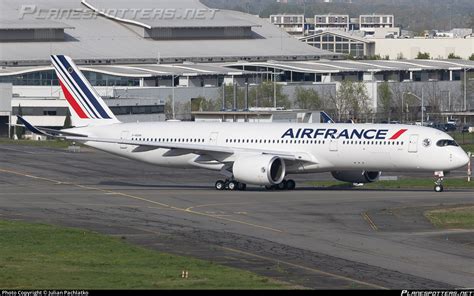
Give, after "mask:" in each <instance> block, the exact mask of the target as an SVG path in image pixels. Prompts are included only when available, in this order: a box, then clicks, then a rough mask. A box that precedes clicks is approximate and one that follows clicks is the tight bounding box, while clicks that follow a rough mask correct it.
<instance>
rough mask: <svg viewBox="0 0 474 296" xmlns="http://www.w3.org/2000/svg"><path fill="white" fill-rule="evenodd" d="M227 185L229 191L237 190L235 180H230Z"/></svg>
mask: <svg viewBox="0 0 474 296" xmlns="http://www.w3.org/2000/svg"><path fill="white" fill-rule="evenodd" d="M228 187H229V190H230V191H234V190H237V182H235V181H230V182H229V185H228Z"/></svg>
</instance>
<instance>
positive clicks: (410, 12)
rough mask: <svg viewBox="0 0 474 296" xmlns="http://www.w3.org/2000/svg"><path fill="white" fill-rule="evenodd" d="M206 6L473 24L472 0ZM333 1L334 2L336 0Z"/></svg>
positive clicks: (266, 0) (405, 24)
mask: <svg viewBox="0 0 474 296" xmlns="http://www.w3.org/2000/svg"><path fill="white" fill-rule="evenodd" d="M201 2H202V3H204V4H206V5H207V6H209V7H213V8H220V9H231V10H239V11H244V12H250V13H252V14H258V15H260V16H261V17H268V16H269V15H271V14H274V13H303V11H305V13H306V17H313V16H314V15H315V14H325V13H344V14H349V15H350V16H351V17H357V16H359V15H360V14H371V13H388V14H394V15H395V22H396V24H397V26H400V27H402V28H403V29H407V30H412V31H416V32H419V31H422V30H430V29H441V30H449V29H451V28H460V27H463V28H465V27H467V28H474V0H448V1H446V0H352V3H350V4H349V3H341V2H349V1H347V0H333V2H334V3H323V1H322V0H306V1H304V3H305V5H303V0H288V4H282V3H277V2H276V0H252V1H249V0H201ZM336 2H337V3H336Z"/></svg>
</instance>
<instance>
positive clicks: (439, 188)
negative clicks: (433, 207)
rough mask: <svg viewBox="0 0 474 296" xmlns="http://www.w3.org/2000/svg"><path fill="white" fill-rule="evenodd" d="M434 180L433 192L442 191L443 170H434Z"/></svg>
mask: <svg viewBox="0 0 474 296" xmlns="http://www.w3.org/2000/svg"><path fill="white" fill-rule="evenodd" d="M434 175H435V178H436V181H435V187H434V191H435V192H443V191H444V187H443V181H444V172H442V171H440V172H435V173H434Z"/></svg>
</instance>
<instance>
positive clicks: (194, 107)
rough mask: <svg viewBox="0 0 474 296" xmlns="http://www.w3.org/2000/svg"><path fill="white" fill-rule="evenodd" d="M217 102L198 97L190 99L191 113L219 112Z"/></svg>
mask: <svg viewBox="0 0 474 296" xmlns="http://www.w3.org/2000/svg"><path fill="white" fill-rule="evenodd" d="M219 110H220V106H219V102H218V101H216V100H212V99H206V98H205V97H202V96H199V97H197V98H195V99H191V111H192V112H202V111H219Z"/></svg>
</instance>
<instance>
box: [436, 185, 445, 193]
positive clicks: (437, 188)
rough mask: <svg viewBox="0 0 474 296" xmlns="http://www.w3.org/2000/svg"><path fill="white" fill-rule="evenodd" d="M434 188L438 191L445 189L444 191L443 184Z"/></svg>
mask: <svg viewBox="0 0 474 296" xmlns="http://www.w3.org/2000/svg"><path fill="white" fill-rule="evenodd" d="M434 190H435V191H436V192H443V191H444V187H443V185H435V187H434Z"/></svg>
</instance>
